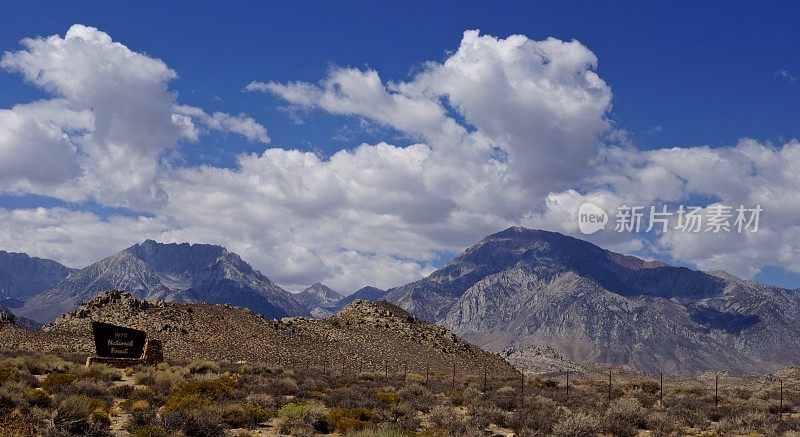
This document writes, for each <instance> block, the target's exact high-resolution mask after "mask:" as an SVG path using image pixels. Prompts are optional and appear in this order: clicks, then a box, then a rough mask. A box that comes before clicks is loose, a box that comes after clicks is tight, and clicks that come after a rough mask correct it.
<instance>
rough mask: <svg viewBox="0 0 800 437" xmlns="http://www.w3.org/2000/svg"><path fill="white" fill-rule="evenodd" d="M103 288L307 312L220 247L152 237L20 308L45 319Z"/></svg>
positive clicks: (271, 311) (266, 311)
mask: <svg viewBox="0 0 800 437" xmlns="http://www.w3.org/2000/svg"><path fill="white" fill-rule="evenodd" d="M108 289H117V290H124V291H127V292H130V293H131V294H132V295H133V297H136V298H139V299H146V300H153V301H155V300H164V301H175V302H196V301H202V302H209V303H230V304H233V305H237V306H242V307H247V308H251V309H252V310H253V311H255V312H257V313H259V314H263V315H265V316H268V317H274V318H280V317H284V316H288V315H306V314H308V311H307V310H306V308H304V306H303V305H302V304H300V303H299V302H297V301H296V300H295V299H294V298H293V297H292V296H291V294H290V293H288V292H287V291H285V290H283V289H282V288H280V287H279V286H277V285H276V284H274V283H273V282H272V281H270V280H269V278H267V277H266V276H264V275H263V274H261V273H260V272H258V271H257V270H255V269H253V268H252V267H251V266H250V265H249V264H248V263H246V262H245V261H243V260H242V258H241V257H240V256H239V255H237V254H236V253H233V252H230V251H228V250H227V249H225V248H224V247H221V246H216V245H211V244H189V243H180V244H178V243H168V244H164V243H158V242H156V241H153V240H146V241H144V242H142V243H139V244H134V245H133V246H130V247H128V248H127V249H124V250H122V251H120V252H118V253H116V254H113V255H111V256H109V257H107V258H105V259H103V260H101V261H98V262H97V263H95V264H92V265H90V266H88V267H86V268H84V269H82V270H79V271H76V272H74V273H73V274H72V275H70V277H68V278H66V279H64V280H63V281H61V282H60V283H58V284H57V285H56V286H54V287H53V288H52V289H50V290H48V291H46V292H45V293H42V294H41V295H38V296H36V297H35V298H33V299H31V300H30V301H29V302H27V303H26V304H25V306H23V307H22V308H21V309H20V312H21V313H22V314H24V315H26V316H29V317H31V318H34V319H36V320H39V321H43V322H47V321H51V320H53V319H55V318H56V317H57V316H58V315H60V314H62V313H64V312H67V311H70V310H72V309H73V308H75V307H76V306H77V305H78V304H79V303H80V302H82V301H84V300H87V299H90V298H91V297H92V296H93V295H94V294H95V293H98V292H101V291H105V290H108Z"/></svg>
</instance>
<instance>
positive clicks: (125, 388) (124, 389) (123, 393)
mask: <svg viewBox="0 0 800 437" xmlns="http://www.w3.org/2000/svg"><path fill="white" fill-rule="evenodd" d="M133 390H134V387H133V386H132V385H130V384H122V385H117V386H113V387H111V389H110V393H111V395H112V396H114V397H115V398H122V399H128V398H129V397H131V395H132V394H133Z"/></svg>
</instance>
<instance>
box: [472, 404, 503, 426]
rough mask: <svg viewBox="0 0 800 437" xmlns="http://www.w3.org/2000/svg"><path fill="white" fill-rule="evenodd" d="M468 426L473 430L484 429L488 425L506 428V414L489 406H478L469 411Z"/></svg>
mask: <svg viewBox="0 0 800 437" xmlns="http://www.w3.org/2000/svg"><path fill="white" fill-rule="evenodd" d="M470 413H471V414H470V418H469V424H470V427H471V428H473V429H485V428H486V427H488V426H489V425H492V424H495V425H498V426H508V425H509V422H508V413H507V412H505V411H503V410H501V409H500V408H497V407H495V406H494V405H489V404H486V403H484V404H480V405H477V406H475V407H473V408H472V409H471V410H470Z"/></svg>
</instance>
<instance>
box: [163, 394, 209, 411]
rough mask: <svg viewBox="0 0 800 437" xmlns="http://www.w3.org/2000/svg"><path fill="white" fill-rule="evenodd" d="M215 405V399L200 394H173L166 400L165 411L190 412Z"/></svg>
mask: <svg viewBox="0 0 800 437" xmlns="http://www.w3.org/2000/svg"><path fill="white" fill-rule="evenodd" d="M213 403H214V401H213V399H211V398H208V397H204V396H201V395H200V394H198V393H190V394H181V393H173V394H171V395H169V396H167V397H166V398H164V410H166V411H190V410H196V409H199V408H202V407H210V406H211V405H212V404H213Z"/></svg>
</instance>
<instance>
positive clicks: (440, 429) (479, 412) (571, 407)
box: [0, 355, 800, 437]
mask: <svg viewBox="0 0 800 437" xmlns="http://www.w3.org/2000/svg"><path fill="white" fill-rule="evenodd" d="M66 358H67V359H64V358H62V357H59V356H50V355H44V356H43V355H37V356H33V355H30V356H29V355H18V356H14V357H11V358H0V376H2V381H0V435H20V436H28V435H30V436H33V435H45V436H51V437H57V436H67V435H98V436H100V435H107V434H108V432H109V425H110V423H111V421H112V419H113V417H114V416H115V415H117V414H119V413H120V412H124V413H125V416H126V417H129V419H126V421H127V425H126V429H127V431H128V432H129V433H130V435H132V436H138V437H160V436H168V435H192V436H214V437H216V436H223V435H225V433H226V432H227V431H226V430H233V429H236V430H237V431H236V432H237V433H238V432H239V431H238V430H240V429H241V430H244V431H242V433H248V432H251V431H253V432H254V431H256V430H259V429H262V430H263V429H265V427H266V425H265V424H267V423H269V424H270V426H272V427H274V428H276V429H278V430H280V431H281V432H283V433H285V434H289V435H297V436H303V435H319V434H324V433H336V434H338V435H341V436H365V437H369V436H404V437H405V436H417V437H423V436H430V437H433V436H446V435H447V436H469V435H481V434H482V433H483V431H482V430H484V429H487V428H488V427H490V426H491V427H494V428H496V427H500V428H505V429H508V430H514V431H516V432H520V431H521V432H522V434H523V435H531V436H537V435H541V436H545V435H554V436H593V437H594V436H597V435H598V434H604V435H614V436H635V435H637V434H640V433H641V432H642V431H643V430H647V431H648V433H649V435H652V436H669V435H676V434H679V435H683V434H688V435H702V434H703V433H705V434H706V435H765V436H767V435H768V436H772V435H782V434H784V433H787V432H789V431H795V432H796V431H800V414H798V411H797V410H796V404H795V402H798V401H800V390H798V389H799V388H800V378H797V377H796V376H795V375H794V374H792V375H788V376H786V379H785V383H784V391H783V395H784V404H783V413H784V416H783V420H778V413H779V410H780V404H779V403H778V401H777V399H778V396H779V392H778V391H776V390H774V387H773V386H774V385H775V380H774V379H769V378H761V379H757V380H756V379H745V378H734V377H725V378H724V379H723V380H722V383H721V387H720V391H719V397H718V402H715V400H714V396H713V394H714V392H713V384H710V383H709V379H708V378H681V379H673V380H670V381H669V385H668V386H667V388H666V390H665V392H664V405H661V402H660V386H659V384H658V383H657V382H655V381H654V380H652V379H650V378H646V377H644V376H642V375H620V376H618V377H617V378H616V379H615V381H614V386H613V387H612V391H611V398H612V400H611V402H610V403H609V402H608V386H607V381H603V379H602V378H601V377H597V375H583V376H582V377H573V379H571V386H570V392H569V396H567V393H566V389H565V387H564V384H563V381H562V380H561V379H560V378H559V377H558V375H556V376H553V377H529V378H527V379H526V381H525V384H526V386H525V391H524V399H523V397H522V391H521V390H520V381H519V379H518V378H517V379H515V378H491V379H489V380H488V381H487V387H486V390H485V391H484V387H483V381H482V378H480V377H475V376H472V377H470V376H469V375H464V376H463V377H462V378H459V379H458V380H457V381H456V389H455V390H453V386H452V380H451V379H450V377H449V375H446V374H436V375H434V376H432V377H430V378H429V380H428V381H427V382H426V381H425V379H424V378H423V379H422V380H420V378H419V377H414V378H407V379H405V380H404V379H403V375H402V374H390V375H389V378H386V377H385V375H383V374H380V375H379V374H369V375H365V374H356V373H353V374H348V373H345V374H341V373H339V372H333V371H331V372H329V373H322V372H320V371H319V369H310V370H309V371H305V369H293V370H290V369H283V368H280V367H276V366H257V365H230V364H225V363H214V362H209V361H195V362H192V363H188V364H183V365H180V363H177V364H171V365H168V364H162V365H159V366H157V367H138V368H134V369H126V370H124V371H122V370H117V369H111V368H108V367H105V366H93V367H91V368H86V367H84V366H83V365H81V364H80V363H78V362H75V361H71V360H70V359H69V358H70V357H66ZM123 375H125V376H124V378H125V379H124V380H123V381H119V379H120V378H122V377H123ZM712 381H713V380H712ZM114 405H117V406H114ZM112 406H113V407H112ZM248 430H250V431H248Z"/></svg>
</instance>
